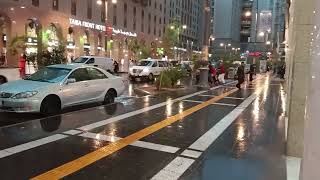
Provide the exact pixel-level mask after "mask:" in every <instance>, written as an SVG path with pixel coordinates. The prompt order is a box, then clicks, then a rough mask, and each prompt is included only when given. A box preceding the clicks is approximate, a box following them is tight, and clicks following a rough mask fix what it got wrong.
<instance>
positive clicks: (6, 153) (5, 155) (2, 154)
mask: <svg viewBox="0 0 320 180" xmlns="http://www.w3.org/2000/svg"><path fill="white" fill-rule="evenodd" d="M10 155H12V153H9V152H7V151H0V159H1V158H4V157H7V156H10Z"/></svg>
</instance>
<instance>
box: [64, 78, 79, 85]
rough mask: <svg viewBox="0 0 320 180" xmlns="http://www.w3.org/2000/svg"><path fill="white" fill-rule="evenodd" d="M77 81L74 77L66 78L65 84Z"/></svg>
mask: <svg viewBox="0 0 320 180" xmlns="http://www.w3.org/2000/svg"><path fill="white" fill-rule="evenodd" d="M75 82H77V81H76V79H75V78H70V79H67V83H66V84H72V83H75Z"/></svg>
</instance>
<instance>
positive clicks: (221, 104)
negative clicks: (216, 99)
mask: <svg viewBox="0 0 320 180" xmlns="http://www.w3.org/2000/svg"><path fill="white" fill-rule="evenodd" d="M212 105H220V106H231V107H236V106H237V105H235V104H226V103H212Z"/></svg>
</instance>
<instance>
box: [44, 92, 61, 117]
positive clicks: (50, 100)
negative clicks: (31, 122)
mask: <svg viewBox="0 0 320 180" xmlns="http://www.w3.org/2000/svg"><path fill="white" fill-rule="evenodd" d="M40 112H41V114H43V115H46V116H48V115H56V114H59V113H60V112H61V102H60V99H59V98H57V97H54V96H48V97H46V98H45V99H44V100H43V101H42V103H41V108H40Z"/></svg>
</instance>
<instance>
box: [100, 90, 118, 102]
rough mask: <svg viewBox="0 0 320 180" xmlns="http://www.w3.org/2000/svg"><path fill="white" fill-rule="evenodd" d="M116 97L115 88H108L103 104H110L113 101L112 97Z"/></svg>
mask: <svg viewBox="0 0 320 180" xmlns="http://www.w3.org/2000/svg"><path fill="white" fill-rule="evenodd" d="M116 97H117V93H116V91H115V90H109V91H108V92H107V94H106V95H105V97H104V101H103V104H104V105H107V104H112V103H114V99H115V98H116Z"/></svg>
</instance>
